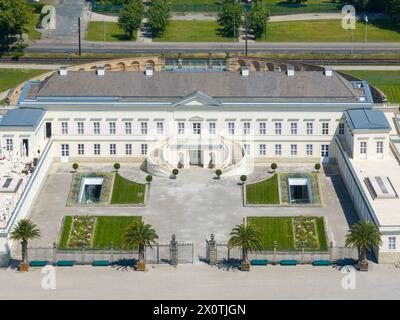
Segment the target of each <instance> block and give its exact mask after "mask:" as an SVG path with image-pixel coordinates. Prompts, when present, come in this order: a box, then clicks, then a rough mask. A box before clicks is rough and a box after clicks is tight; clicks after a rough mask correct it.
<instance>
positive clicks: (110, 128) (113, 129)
mask: <svg viewBox="0 0 400 320" xmlns="http://www.w3.org/2000/svg"><path fill="white" fill-rule="evenodd" d="M108 131H109V133H110V134H115V133H116V125H115V122H109V123H108Z"/></svg>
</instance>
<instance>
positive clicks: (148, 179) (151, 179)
mask: <svg viewBox="0 0 400 320" xmlns="http://www.w3.org/2000/svg"><path fill="white" fill-rule="evenodd" d="M146 181H147V182H148V183H150V182H152V181H153V176H152V175H151V174H149V175H148V176H147V177H146Z"/></svg>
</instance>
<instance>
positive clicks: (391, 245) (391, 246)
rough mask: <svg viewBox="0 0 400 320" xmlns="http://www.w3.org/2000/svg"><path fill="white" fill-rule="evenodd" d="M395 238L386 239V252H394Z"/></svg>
mask: <svg viewBox="0 0 400 320" xmlns="http://www.w3.org/2000/svg"><path fill="white" fill-rule="evenodd" d="M396 240H397V239H396V237H388V250H390V251H395V250H396V247H397V243H396V242H397V241H396Z"/></svg>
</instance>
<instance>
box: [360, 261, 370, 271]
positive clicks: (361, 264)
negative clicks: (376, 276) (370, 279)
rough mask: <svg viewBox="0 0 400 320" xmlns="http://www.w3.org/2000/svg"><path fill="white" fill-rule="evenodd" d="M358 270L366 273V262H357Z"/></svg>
mask: <svg viewBox="0 0 400 320" xmlns="http://www.w3.org/2000/svg"><path fill="white" fill-rule="evenodd" d="M358 270H360V271H368V261H359V262H358Z"/></svg>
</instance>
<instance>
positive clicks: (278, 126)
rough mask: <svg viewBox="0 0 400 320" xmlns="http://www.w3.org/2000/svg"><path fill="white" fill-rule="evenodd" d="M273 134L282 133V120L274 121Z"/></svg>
mask: <svg viewBox="0 0 400 320" xmlns="http://www.w3.org/2000/svg"><path fill="white" fill-rule="evenodd" d="M275 134H276V135H281V134H282V122H275Z"/></svg>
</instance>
